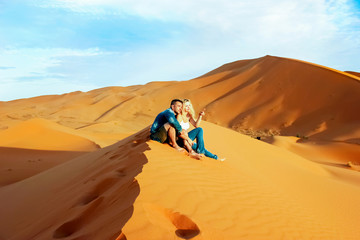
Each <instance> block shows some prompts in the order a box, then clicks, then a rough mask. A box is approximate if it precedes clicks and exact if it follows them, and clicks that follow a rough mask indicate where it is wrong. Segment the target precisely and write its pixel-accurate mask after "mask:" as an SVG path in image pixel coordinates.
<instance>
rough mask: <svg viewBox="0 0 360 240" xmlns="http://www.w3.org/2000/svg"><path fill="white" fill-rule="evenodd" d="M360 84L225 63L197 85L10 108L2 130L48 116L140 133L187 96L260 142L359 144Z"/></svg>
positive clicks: (328, 73) (304, 69) (158, 85)
mask: <svg viewBox="0 0 360 240" xmlns="http://www.w3.org/2000/svg"><path fill="white" fill-rule="evenodd" d="M359 80H360V78H359V77H357V76H355V75H352V74H349V73H345V72H341V71H337V70H335V69H330V68H327V67H324V66H320V65H316V64H313V63H308V62H304V61H299V60H295V59H286V58H280V57H273V56H265V57H262V58H258V59H251V60H241V61H237V62H233V63H229V64H225V65H223V66H221V67H219V68H217V69H215V70H213V71H211V72H209V73H207V74H205V75H203V76H201V77H198V78H196V79H193V80H189V81H182V82H152V83H149V84H146V85H141V86H140V85H139V86H131V87H108V88H103V89H97V90H93V91H90V92H87V93H82V92H74V93H69V94H64V95H60V96H42V97H37V98H31V99H22V100H16V101H11V102H5V103H2V107H1V110H0V124H1V125H0V128H3V129H5V128H7V127H9V126H12V125H13V124H14V123H16V122H19V121H24V120H26V119H30V118H34V117H40V118H47V119H49V120H51V121H54V122H57V123H59V124H61V125H64V126H68V127H71V128H73V129H83V128H87V127H89V126H92V125H94V124H100V123H108V122H117V123H118V126H114V128H113V132H114V133H119V134H121V133H124V132H126V133H129V132H136V131H138V130H140V129H142V128H144V127H145V126H147V125H148V124H149V123H150V122H151V121H152V120H153V118H154V116H155V115H156V114H157V113H158V112H159V111H161V110H163V109H164V108H167V107H168V104H169V101H170V99H172V98H174V97H179V98H184V97H186V98H190V99H192V100H193V102H194V105H195V108H196V109H198V110H199V109H202V108H206V109H207V115H206V120H208V121H210V122H213V123H216V124H218V125H221V126H225V127H228V128H232V129H235V130H237V131H240V132H244V133H250V134H252V135H254V136H255V135H273V134H275V135H278V134H280V135H290V136H296V135H297V134H299V135H302V136H308V137H311V138H313V139H319V140H330V139H331V140H336V141H351V142H354V141H356V142H359V141H360V140H359V139H360V130H359V129H360V114H359V112H360V107H359V105H358V104H357V103H358V102H359V101H360V82H359ZM234 103H236V104H234ZM340 126H341V127H340Z"/></svg>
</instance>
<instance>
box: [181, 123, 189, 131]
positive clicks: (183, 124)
mask: <svg viewBox="0 0 360 240" xmlns="http://www.w3.org/2000/svg"><path fill="white" fill-rule="evenodd" d="M180 125H181V128H182V129H185V130H188V129H189V128H190V122H184V121H181V122H180Z"/></svg>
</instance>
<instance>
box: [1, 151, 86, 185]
mask: <svg viewBox="0 0 360 240" xmlns="http://www.w3.org/2000/svg"><path fill="white" fill-rule="evenodd" d="M84 153H85V152H81V151H49V150H33V149H22V148H6V147H0V187H1V186H4V185H8V184H11V183H14V182H18V181H21V180H23V179H26V178H28V177H31V176H34V175H36V174H38V173H41V172H43V171H45V170H48V169H50V168H52V167H55V166H57V165H59V164H62V163H64V162H66V161H69V160H71V159H73V158H75V157H78V156H80V155H82V154H84Z"/></svg>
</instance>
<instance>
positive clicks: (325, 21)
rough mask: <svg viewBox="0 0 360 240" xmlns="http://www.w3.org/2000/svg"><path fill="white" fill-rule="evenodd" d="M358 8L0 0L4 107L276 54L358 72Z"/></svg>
mask: <svg viewBox="0 0 360 240" xmlns="http://www.w3.org/2000/svg"><path fill="white" fill-rule="evenodd" d="M359 36H360V3H359V1H354V0H337V1H333V0H292V1H288V0H277V1H270V0H237V1H235V0H222V1H216V0H206V1H205V0H197V1H190V0H183V1H178V0H176V1H175V0H166V1H165V0H152V1H144V0H137V1H130V0H71V1H70V0H47V1H45V0H36V1H35V0H12V1H8V0H0V101H8V100H13V99H18V98H26V97H33V96H38V95H47V94H61V93H66V92H72V91H77V90H81V91H89V90H92V89H95V88H100V87H106V86H129V85H135V84H145V83H147V82H150V81H172V80H188V79H191V78H194V77H197V76H199V75H202V74H204V73H206V72H208V71H210V70H212V69H214V68H216V67H218V66H220V65H222V64H225V63H227V62H232V61H236V60H240V59H249V58H257V57H262V56H264V55H275V56H281V57H290V58H296V59H301V60H305V61H310V62H314V63H317V64H321V65H325V66H328V67H332V68H335V69H339V70H343V71H346V70H351V71H358V72H360V57H359V56H360V37H359Z"/></svg>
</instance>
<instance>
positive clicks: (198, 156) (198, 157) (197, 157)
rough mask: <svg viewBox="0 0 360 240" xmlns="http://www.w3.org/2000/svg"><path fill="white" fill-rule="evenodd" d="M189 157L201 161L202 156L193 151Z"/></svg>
mask: <svg viewBox="0 0 360 240" xmlns="http://www.w3.org/2000/svg"><path fill="white" fill-rule="evenodd" d="M189 156H190V157H191V158H194V159H197V160H200V159H201V157H202V156H201V154H198V153H196V152H194V151H192V152H190V153H189Z"/></svg>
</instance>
